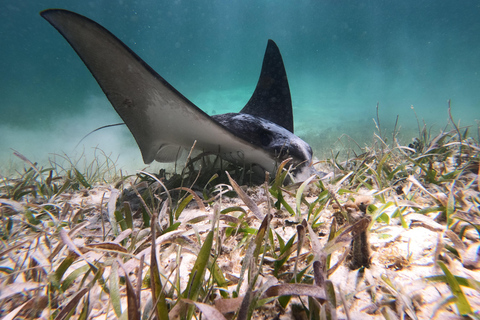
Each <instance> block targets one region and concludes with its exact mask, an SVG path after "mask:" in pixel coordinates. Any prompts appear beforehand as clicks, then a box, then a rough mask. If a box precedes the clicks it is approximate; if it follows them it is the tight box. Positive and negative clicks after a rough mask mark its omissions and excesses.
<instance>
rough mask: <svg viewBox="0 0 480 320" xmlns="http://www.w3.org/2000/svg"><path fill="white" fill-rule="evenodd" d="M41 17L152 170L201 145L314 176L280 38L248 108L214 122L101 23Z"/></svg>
mask: <svg viewBox="0 0 480 320" xmlns="http://www.w3.org/2000/svg"><path fill="white" fill-rule="evenodd" d="M40 14H41V16H42V17H43V18H45V19H46V20H47V21H48V22H49V23H50V24H51V25H53V26H54V27H55V28H56V29H57V30H58V31H59V32H60V34H61V35H62V36H63V37H64V38H65V39H66V40H67V41H68V43H69V44H70V45H71V46H72V47H73V49H74V50H75V51H76V53H77V54H78V55H79V56H80V58H81V59H82V60H83V62H84V63H85V65H86V66H87V68H88V69H89V70H90V72H91V73H92V75H93V76H94V78H95V79H96V80H97V82H98V84H99V85H100V87H101V88H102V90H103V92H104V93H105V95H106V96H107V98H108V100H109V101H110V103H111V104H112V106H113V107H114V108H115V110H116V111H117V113H118V114H119V115H120V117H121V118H122V120H123V121H124V123H125V124H126V125H127V127H128V129H129V130H130V132H131V133H132V135H133V137H134V138H135V141H136V142H137V145H138V147H139V148H140V151H141V154H142V157H143V161H144V162H145V164H150V163H151V162H153V161H154V160H156V161H158V162H173V161H175V160H177V159H178V157H179V156H180V155H181V153H182V150H184V149H187V150H188V149H190V148H191V147H192V146H193V145H194V144H195V148H196V149H199V150H202V151H206V152H209V153H213V154H216V155H218V156H220V157H221V158H222V159H225V160H227V161H230V162H233V163H235V164H238V165H246V164H251V165H252V166H254V167H257V168H258V167H260V169H261V170H264V171H265V170H266V171H269V172H271V173H273V172H274V171H275V170H276V168H277V167H278V164H279V163H280V162H282V161H283V160H285V159H287V158H291V159H292V161H291V163H292V164H293V165H294V166H296V167H297V172H300V171H303V172H305V170H304V169H305V168H307V169H308V170H306V171H308V172H309V173H312V172H315V171H314V169H313V168H312V167H311V162H312V149H311V147H310V146H309V145H308V144H307V143H306V142H305V141H303V140H302V139H300V138H299V137H298V136H296V135H295V134H294V133H293V131H294V129H293V111H292V101H291V96H290V89H289V85H288V79H287V74H286V71H285V67H284V64H283V60H282V56H281V55H280V51H279V49H278V47H277V45H276V44H275V42H274V41H273V40H268V44H267V48H266V51H265V56H264V59H263V65H262V69H261V73H260V78H259V80H258V83H257V86H256V88H255V91H254V92H253V95H252V97H251V98H250V100H249V101H248V103H247V104H246V105H245V107H244V108H243V109H242V110H241V111H240V112H239V113H226V114H220V115H214V116H209V115H208V114H206V113H205V112H203V111H202V110H201V109H199V108H198V107H197V106H196V105H195V104H193V103H192V102H191V101H189V100H188V99H187V98H186V97H184V96H183V95H182V94H181V93H180V92H178V91H177V90H176V89H175V88H174V87H173V86H171V85H170V84H169V83H168V82H167V81H166V80H165V79H164V78H162V77H161V76H160V75H159V74H158V73H157V72H155V70H153V69H152V68H151V67H150V66H149V65H148V64H147V63H145V62H144V61H143V60H142V59H141V58H140V57H139V56H138V55H137V54H135V53H134V52H133V51H132V50H131V49H130V48H129V47H128V46H126V45H125V44H124V43H123V42H122V41H120V40H119V39H118V38H117V37H116V36H114V35H113V34H112V33H111V32H110V31H108V30H107V29H105V28H104V27H102V26H101V25H99V24H98V23H96V22H95V21H92V20H90V19H89V18H86V17H84V16H82V15H79V14H77V13H74V12H71V11H67V10H62V9H49V10H45V11H42V12H41V13H40ZM298 168H299V169H298Z"/></svg>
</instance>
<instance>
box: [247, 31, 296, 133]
mask: <svg viewBox="0 0 480 320" xmlns="http://www.w3.org/2000/svg"><path fill="white" fill-rule="evenodd" d="M240 112H241V113H248V114H251V115H253V116H256V117H260V118H263V119H267V120H269V121H272V122H273V123H276V124H278V125H279V126H282V127H284V128H285V129H287V130H288V131H290V132H292V133H293V111H292V98H291V96H290V87H289V86H288V78H287V72H286V71H285V66H284V64H283V59H282V55H281V54H280V50H279V49H278V47H277V45H276V44H275V42H274V41H273V40H268V44H267V49H266V50H265V55H264V57H263V64H262V71H261V72H260V77H259V79H258V82H257V86H256V88H255V91H254V92H253V94H252V97H251V98H250V100H249V101H248V103H247V104H246V105H245V107H244V108H243V109H242V110H241V111H240Z"/></svg>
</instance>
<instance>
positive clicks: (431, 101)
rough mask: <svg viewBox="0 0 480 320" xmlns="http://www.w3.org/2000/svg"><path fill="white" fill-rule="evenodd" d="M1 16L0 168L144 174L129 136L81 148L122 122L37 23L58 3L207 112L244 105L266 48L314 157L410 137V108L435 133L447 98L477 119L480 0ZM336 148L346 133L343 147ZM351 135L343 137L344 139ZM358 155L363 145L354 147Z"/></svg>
mask: <svg viewBox="0 0 480 320" xmlns="http://www.w3.org/2000/svg"><path fill="white" fill-rule="evenodd" d="M2 4H4V5H3V6H2V7H3V10H0V16H1V19H0V25H1V28H0V40H1V42H0V43H1V44H2V45H1V49H0V57H1V59H0V68H1V70H2V71H1V73H0V99H1V100H0V168H2V167H9V166H11V165H12V163H13V164H15V163H16V162H18V160H17V159H16V158H14V157H13V156H12V149H15V150H17V151H19V152H20V153H22V154H24V155H25V156H27V157H28V158H30V159H31V160H32V161H38V162H41V163H42V162H43V161H45V159H47V158H48V157H51V155H52V154H64V153H65V154H67V155H68V156H72V157H76V156H78V155H79V154H81V153H83V152H85V153H87V154H90V153H92V152H93V151H92V150H94V148H95V147H98V148H100V149H102V150H105V152H107V153H108V154H112V157H113V158H114V159H116V158H117V157H119V163H120V166H123V167H124V168H127V169H128V170H136V169H141V168H143V167H144V165H143V163H142V161H141V155H140V152H139V151H138V149H137V147H136V145H135V142H134V140H133V138H132V137H131V136H130V133H129V132H128V130H127V129H126V128H125V127H116V128H111V129H105V130H102V131H100V132H98V133H95V134H92V135H90V136H89V137H87V138H86V139H85V140H84V141H82V143H81V144H80V145H79V146H78V147H76V148H75V146H76V145H77V143H78V142H79V141H80V139H81V138H82V137H83V136H84V135H86V134H87V133H88V132H90V131H91V130H93V129H95V128H97V127H100V126H102V125H106V124H111V123H117V122H119V121H120V120H119V117H118V116H117V115H116V114H115V112H114V110H113V108H111V106H110V105H109V103H108V101H107V99H106V98H105V97H104V96H103V93H102V92H101V90H100V88H99V87H98V85H97V83H96V82H95V80H94V79H93V77H92V76H91V75H90V74H89V72H88V70H87V69H86V68H85V66H84V65H83V63H82V62H81V60H80V59H79V58H78V57H77V55H76V54H75V53H74V52H73V50H72V49H71V48H70V46H69V45H68V44H67V42H66V41H65V40H64V39H63V38H62V37H61V36H60V34H59V33H58V32H57V31H56V30H54V29H53V28H52V27H51V26H50V25H49V24H48V23H47V22H46V21H44V20H43V19H42V18H41V17H40V16H39V14H38V12H39V11H41V10H43V9H47V8H64V9H69V10H72V11H75V12H78V13H80V14H83V15H85V16H87V17H89V18H91V19H93V20H95V21H97V22H99V23H100V24H102V25H103V26H105V27H106V28H107V29H109V30H110V31H111V32H113V33H114V34H115V35H116V36H117V37H119V38H120V39H121V40H123V41H124V42H125V43H126V44H127V45H128V46H130V47H131V48H132V49H133V50H134V51H135V52H136V53H137V54H138V55H140V56H141V57H142V58H143V59H144V60H145V61H146V62H147V63H148V64H150V65H151V66H152V67H153V68H154V69H155V70H156V71H157V72H158V73H159V74H160V75H162V76H163V77H164V78H165V79H166V80H167V81H169V82H170V83H171V84H172V85H173V86H174V87H176V88H177V89H178V90H179V91H180V92H182V93H183V94H184V95H185V96H186V97H187V98H189V99H190V100H192V101H193V102H194V103H195V104H197V105H198V106H199V107H200V108H201V109H203V110H204V111H205V112H207V113H209V114H217V113H224V112H235V111H238V110H240V109H241V108H242V107H243V106H244V104H245V103H246V102H247V101H248V99H249V97H250V95H251V93H252V92H253V90H254V88H255V85H256V82H257V79H258V75H259V72H260V67H261V63H262V58H263V53H264V50H265V47H266V44H267V40H268V39H273V40H275V42H276V43H277V45H278V46H279V48H280V50H281V52H282V55H283V59H284V62H285V66H286V69H287V74H288V77H289V81H290V87H291V93H292V99H293V104H294V115H295V128H296V133H297V134H298V135H300V136H301V137H302V138H304V140H306V141H307V142H309V143H310V144H311V145H312V146H313V148H314V150H315V154H316V155H317V156H318V157H319V158H322V157H326V156H327V155H328V154H329V153H330V150H332V149H333V150H341V149H342V148H343V144H342V142H341V141H338V138H339V137H341V136H342V135H344V134H347V135H349V136H350V137H352V138H353V139H355V141H356V142H357V143H358V144H359V145H360V146H363V145H364V144H365V143H369V142H370V141H371V140H372V136H373V132H374V131H375V125H374V123H373V120H372V119H373V118H375V117H376V108H375V106H376V104H377V102H378V103H379V106H380V108H379V113H380V121H381V125H382V129H384V130H385V132H386V133H390V132H391V131H392V130H393V124H394V122H395V119H396V117H397V115H398V116H399V124H400V126H401V130H400V132H401V135H400V138H401V139H403V141H405V142H406V143H408V141H409V140H411V138H412V137H414V136H415V135H417V133H418V130H417V121H416V119H415V114H414V112H413V111H412V108H411V107H412V106H413V107H414V109H415V112H416V114H417V115H418V117H419V120H420V121H422V119H423V120H424V121H425V122H426V124H427V125H428V126H429V127H430V126H433V132H438V131H439V130H441V128H443V127H444V126H445V125H446V124H447V120H448V113H447V100H448V99H451V101H452V113H453V116H454V118H455V120H456V121H457V122H459V121H460V124H461V125H470V126H473V127H472V131H471V133H472V135H473V136H474V137H475V138H478V137H477V133H476V131H477V129H476V128H477V126H478V124H477V120H479V119H480V74H479V72H480V19H479V17H480V3H479V2H478V1H468V0H465V1H448V0H443V1H434V0H432V1H418V0H416V1H413V0H407V1H401V2H399V1H380V0H375V1H373V0H372V1H359V0H344V1H324V0H317V1H303V0H299V1H279V0H276V1H273V0H270V1H258V0H257V1H253V0H241V1H240V0H238V1H235V0H233V1H225V0H222V1H220V0H218V1H185V0H184V1H181V0H177V1H153V0H152V1H114V0H108V1H85V2H80V1H72V0H63V1H33V0H26V1H8V0H7V1H4V2H3V3H2ZM342 139H343V140H342V141H343V142H345V141H346V138H345V137H343V138H342ZM347 140H348V139H347ZM357 151H358V148H357Z"/></svg>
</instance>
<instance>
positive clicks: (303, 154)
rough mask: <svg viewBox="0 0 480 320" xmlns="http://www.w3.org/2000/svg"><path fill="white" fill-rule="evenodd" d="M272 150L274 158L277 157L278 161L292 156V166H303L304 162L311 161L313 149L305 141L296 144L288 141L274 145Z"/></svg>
mask: <svg viewBox="0 0 480 320" xmlns="http://www.w3.org/2000/svg"><path fill="white" fill-rule="evenodd" d="M302 142H303V141H302ZM273 150H274V153H275V158H276V159H278V161H279V162H282V161H284V160H285V159H288V158H292V164H293V165H294V166H303V165H304V164H309V163H310V162H312V155H313V151H312V148H311V147H310V145H308V144H307V143H302V144H297V143H295V142H294V141H290V142H289V143H285V144H283V145H281V146H277V147H274V148H273Z"/></svg>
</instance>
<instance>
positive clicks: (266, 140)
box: [260, 130, 272, 147]
mask: <svg viewBox="0 0 480 320" xmlns="http://www.w3.org/2000/svg"><path fill="white" fill-rule="evenodd" d="M271 142H272V134H271V133H270V132H268V131H266V130H262V131H261V132H260V143H261V144H262V146H264V147H267V146H269V145H270V143H271Z"/></svg>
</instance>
